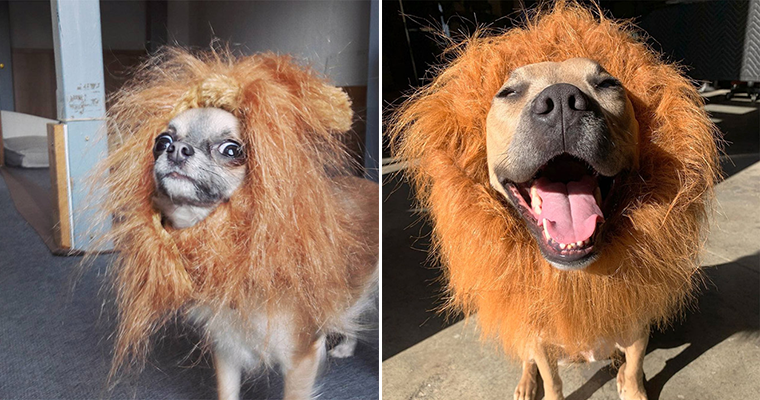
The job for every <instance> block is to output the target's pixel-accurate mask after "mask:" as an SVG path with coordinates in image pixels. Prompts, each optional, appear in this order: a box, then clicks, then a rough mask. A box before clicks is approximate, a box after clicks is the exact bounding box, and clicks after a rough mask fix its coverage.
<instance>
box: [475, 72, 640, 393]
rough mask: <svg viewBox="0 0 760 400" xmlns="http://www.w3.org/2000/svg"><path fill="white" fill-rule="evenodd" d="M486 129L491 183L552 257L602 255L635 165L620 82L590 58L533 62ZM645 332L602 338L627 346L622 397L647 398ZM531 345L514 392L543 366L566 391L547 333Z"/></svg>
mask: <svg viewBox="0 0 760 400" xmlns="http://www.w3.org/2000/svg"><path fill="white" fill-rule="evenodd" d="M486 131H487V154H488V174H489V178H490V182H491V186H493V188H494V189H496V190H497V191H498V192H499V193H501V194H502V196H504V198H505V199H506V200H507V201H508V202H509V203H510V204H511V205H512V206H513V207H514V208H515V209H516V210H517V211H518V212H519V213H520V215H521V216H522V217H523V219H524V220H525V223H526V225H527V226H528V228H529V230H530V232H531V233H532V234H533V236H534V238H535V240H536V241H537V243H538V244H539V248H540V250H541V253H542V254H543V256H544V257H545V258H546V260H547V261H549V263H551V264H552V266H554V267H555V268H558V269H560V270H580V269H584V268H585V267H586V266H588V265H589V264H591V263H592V262H593V261H595V260H596V258H597V257H598V255H599V252H598V245H597V238H598V236H599V233H598V232H599V231H601V230H602V229H603V227H604V216H605V215H607V216H608V217H609V215H610V214H611V213H612V212H613V211H614V210H613V208H614V206H615V202H614V200H610V198H612V193H611V191H612V189H613V186H614V185H615V182H614V181H615V178H617V177H618V176H619V175H621V174H624V173H626V172H627V171H630V170H631V169H633V168H635V166H636V165H637V164H638V152H637V144H638V123H637V122H636V118H635V117H634V115H633V106H632V105H631V102H630V100H629V99H628V97H627V96H626V92H625V89H624V88H623V86H622V85H621V84H620V81H618V80H617V79H616V78H615V77H613V76H612V75H610V74H609V73H608V72H607V71H605V70H604V68H602V67H601V66H600V65H599V64H598V63H597V62H595V61H593V60H590V59H587V58H572V59H569V60H566V61H563V62H543V63H537V64H530V65H526V66H524V67H521V68H518V69H516V70H515V71H513V72H512V74H510V76H509V79H508V80H507V81H506V83H505V84H504V86H503V87H502V88H501V90H499V92H498V93H497V95H496V97H495V98H494V101H493V104H492V105H491V109H490V111H489V112H488V119H487V125H486ZM648 335H649V330H648V327H646V326H641V327H639V328H638V329H636V330H634V331H633V332H630V333H626V334H624V335H623V336H621V337H620V338H619V339H617V340H616V341H615V343H600V344H599V345H600V347H602V348H605V347H606V348H609V347H612V346H614V345H617V346H619V347H620V348H622V349H623V350H624V351H625V354H626V360H627V364H626V365H625V366H624V367H623V368H621V369H620V371H619V373H618V385H619V391H620V393H621V396H623V398H625V399H644V398H646V394H645V393H646V392H645V390H644V382H643V376H644V374H643V371H642V367H643V360H644V352H645V351H646V345H647V340H648ZM592 351H593V349H592ZM532 352H533V357H532V358H533V359H532V360H528V361H524V362H523V375H522V378H521V379H520V383H519V384H518V386H517V389H516V390H515V399H520V400H522V399H532V398H533V397H534V395H535V392H536V367H538V370H540V371H541V376H542V377H543V380H544V391H545V393H546V398H547V399H559V398H562V382H561V381H560V379H559V374H558V371H557V359H556V357H551V356H550V352H549V351H547V349H545V348H544V345H543V344H542V343H540V342H539V343H537V346H536V347H535V348H534V349H532ZM590 356H591V357H593V354H591V355H590Z"/></svg>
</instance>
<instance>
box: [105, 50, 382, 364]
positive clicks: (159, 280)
mask: <svg viewBox="0 0 760 400" xmlns="http://www.w3.org/2000/svg"><path fill="white" fill-rule="evenodd" d="M193 107H217V108H221V109H224V110H226V111H229V112H230V113H232V114H233V115H235V116H236V117H238V118H239V120H240V123H241V136H242V140H243V146H244V148H245V149H246V166H247V174H246V177H245V180H244V182H243V184H242V185H241V187H240V188H239V189H238V190H237V191H236V192H235V193H234V194H233V196H232V197H231V199H230V200H229V201H228V202H226V203H223V204H221V205H220V206H219V207H218V208H216V209H215V210H214V212H212V214H211V215H209V216H208V217H207V218H206V219H205V220H204V221H202V222H200V223H198V224H197V225H195V226H193V227H190V228H187V229H182V230H175V229H172V228H171V227H164V226H162V224H161V216H160V215H159V213H158V212H157V211H156V209H154V207H153V205H152V198H153V195H154V193H155V184H154V180H153V163H154V160H153V155H152V147H153V143H154V139H155V137H156V136H157V135H158V134H159V133H161V132H162V131H163V130H164V129H165V128H166V125H167V123H168V122H169V121H170V120H171V119H172V118H173V117H174V116H176V115H177V114H178V113H180V112H181V111H184V110H186V109H188V108H193ZM351 122H352V111H351V108H350V101H349V99H348V96H347V95H346V94H345V93H344V92H343V91H341V90H340V89H338V88H336V87H334V86H330V85H328V84H327V83H326V82H325V80H324V79H323V78H322V77H320V76H318V75H317V74H316V73H314V72H312V71H311V70H309V69H308V68H305V67H303V66H299V65H297V64H296V63H295V62H293V61H292V60H291V59H290V58H289V57H287V56H278V55H274V54H259V55H254V56H248V57H236V56H234V55H232V54H231V53H230V52H229V50H218V51H210V52H205V53H199V54H192V53H190V52H187V51H185V50H180V49H167V50H164V51H163V52H162V53H161V54H160V55H159V56H157V57H155V58H153V59H151V60H150V61H149V62H148V63H146V64H145V65H144V66H143V67H142V69H141V70H139V71H138V72H137V74H136V76H135V77H134V78H133V79H132V80H131V81H130V83H128V84H127V85H126V86H125V87H124V89H122V90H121V91H120V92H119V93H118V94H117V95H116V96H115V97H114V98H113V99H112V106H111V108H110V110H109V137H110V140H111V141H112V142H115V143H114V145H113V146H112V147H115V150H112V151H111V153H110V155H109V156H108V158H107V160H106V162H105V165H104V167H103V171H108V173H107V174H105V173H104V174H103V175H104V176H105V178H104V179H105V183H104V185H105V186H106V188H107V194H106V196H107V198H106V199H105V201H104V202H103V205H102V206H103V218H111V216H114V217H113V218H114V227H113V229H112V231H111V232H110V233H109V234H108V235H107V237H106V238H105V239H106V240H112V241H113V243H114V246H115V248H116V250H118V251H119V252H120V254H119V257H117V260H116V264H115V265H114V266H113V268H112V272H111V273H112V275H113V285H114V290H115V292H116V302H117V305H118V309H119V312H118V324H119V325H118V331H117V336H116V350H115V355H114V362H113V367H112V371H111V373H112V376H113V374H114V373H115V372H116V371H117V370H119V369H120V368H121V367H123V366H125V364H127V366H128V367H129V366H133V365H138V366H141V365H142V362H143V361H144V358H145V355H146V353H147V351H148V349H149V339H150V336H151V335H152V334H154V333H155V332H156V331H158V330H159V329H160V328H161V327H162V326H163V325H164V324H165V323H166V322H167V321H169V320H170V319H172V318H174V317H175V316H177V315H179V314H181V312H182V311H183V310H186V306H187V305H190V304H198V303H201V304H204V305H208V306H210V307H211V308H212V309H216V310H220V309H221V308H222V307H224V308H225V309H227V310H228V312H229V310H235V311H238V312H239V314H240V315H239V317H240V319H241V320H243V321H245V320H246V318H248V317H249V314H250V311H252V310H258V311H263V312H265V313H272V312H275V311H277V310H279V309H282V308H288V309H290V310H295V311H294V315H296V318H297V320H296V321H295V322H294V323H298V324H300V326H302V327H304V329H307V328H310V327H311V328H314V332H317V331H318V330H320V329H325V330H327V329H329V328H330V327H331V324H333V322H334V319H335V318H336V316H337V314H338V313H339V312H341V311H342V310H344V309H345V308H347V307H348V305H349V304H350V303H351V302H352V300H353V299H354V298H355V296H357V295H358V294H359V290H360V286H361V285H363V284H365V283H366V282H357V280H359V279H360V278H358V277H362V278H361V279H365V278H366V276H367V274H366V273H364V274H363V275H362V271H359V272H357V270H360V269H366V268H367V267H366V265H367V264H368V263H369V264H372V265H374V262H371V263H370V262H368V261H367V259H366V257H367V254H370V253H372V250H371V249H372V248H373V247H374V246H375V245H376V244H375V243H372V241H373V240H375V239H374V237H372V235H365V236H361V235H359V233H358V232H354V231H353V230H355V228H352V225H355V224H356V221H355V219H356V216H355V215H350V213H348V212H347V211H346V210H345V208H346V205H345V204H341V202H342V200H341V199H339V198H337V196H335V191H336V184H337V185H339V184H340V180H339V179H338V180H336V179H335V178H336V177H340V176H344V175H351V172H350V168H351V165H350V158H351V157H350V156H349V155H348V154H347V152H346V151H345V149H344V146H343V142H342V134H343V133H345V132H347V131H348V130H349V129H350V128H351ZM336 182H337V183H336ZM351 218H353V219H354V221H352V220H351ZM361 257H365V258H363V259H360V258H361ZM365 272H366V271H365Z"/></svg>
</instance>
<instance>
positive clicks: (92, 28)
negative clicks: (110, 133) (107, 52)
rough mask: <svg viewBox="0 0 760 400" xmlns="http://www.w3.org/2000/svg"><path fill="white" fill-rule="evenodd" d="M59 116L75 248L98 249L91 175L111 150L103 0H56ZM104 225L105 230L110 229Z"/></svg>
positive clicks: (54, 39)
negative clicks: (63, 139) (101, 21)
mask: <svg viewBox="0 0 760 400" xmlns="http://www.w3.org/2000/svg"><path fill="white" fill-rule="evenodd" d="M50 5H51V7H52V17H53V44H54V49H55V71H56V78H57V83H58V86H57V91H56V99H57V103H58V119H59V120H61V122H62V123H63V124H64V132H65V142H66V160H67V165H68V168H67V170H68V174H69V180H68V181H69V188H70V189H69V196H70V198H69V200H70V201H69V204H70V207H71V209H70V215H71V227H72V228H71V229H72V232H71V238H72V250H82V251H89V250H102V249H94V248H92V245H91V243H92V241H93V239H95V236H96V235H98V234H99V233H98V232H100V231H98V230H96V229H95V224H94V218H93V215H94V212H95V210H94V207H95V205H92V204H87V203H88V200H90V201H91V200H93V199H94V198H96V196H92V195H91V194H88V187H87V185H86V179H87V178H88V176H89V174H90V173H91V171H92V169H93V167H94V166H95V164H97V162H98V161H99V160H101V159H103V158H104V157H105V156H106V154H107V152H108V147H107V146H108V141H107V139H106V123H105V112H106V108H105V86H104V84H103V47H102V43H101V33H100V4H99V2H98V0H77V1H65V0H51V2H50ZM108 228H109V226H102V227H100V229H108Z"/></svg>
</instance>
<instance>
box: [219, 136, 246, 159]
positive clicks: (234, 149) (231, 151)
mask: <svg viewBox="0 0 760 400" xmlns="http://www.w3.org/2000/svg"><path fill="white" fill-rule="evenodd" d="M219 152H220V153H222V155H224V156H226V157H231V158H239V157H241V156H242V155H243V147H242V146H241V145H240V143H238V142H235V141H233V140H228V141H226V142H224V143H222V144H220V145H219Z"/></svg>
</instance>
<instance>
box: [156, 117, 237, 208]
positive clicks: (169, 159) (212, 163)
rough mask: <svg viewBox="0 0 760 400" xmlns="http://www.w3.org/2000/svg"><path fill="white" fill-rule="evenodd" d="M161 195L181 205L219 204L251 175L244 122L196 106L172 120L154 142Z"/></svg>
mask: <svg viewBox="0 0 760 400" xmlns="http://www.w3.org/2000/svg"><path fill="white" fill-rule="evenodd" d="M153 157H154V159H155V164H154V167H153V174H154V179H155V182H156V189H157V191H158V194H159V196H162V197H164V198H166V199H168V200H169V201H170V202H171V204H173V205H175V206H184V205H189V206H196V207H204V208H209V207H216V206H217V205H218V204H220V203H222V202H224V201H227V200H229V198H230V196H232V193H234V192H235V190H236V189H237V188H238V187H239V186H240V184H241V183H242V182H243V178H244V176H245V172H246V167H245V151H244V148H243V144H242V140H241V136H240V122H239V121H238V119H237V118H236V117H235V116H234V115H232V114H231V113H229V112H227V111H224V110H221V109H218V108H192V109H189V110H187V111H184V112H182V113H180V114H179V115H177V116H176V117H175V118H174V119H172V120H171V121H170V122H169V123H168V125H167V126H166V130H165V131H164V132H161V133H160V134H158V136H157V137H156V140H155V144H154V146H153Z"/></svg>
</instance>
